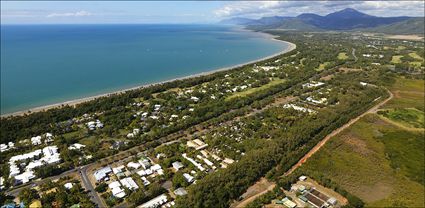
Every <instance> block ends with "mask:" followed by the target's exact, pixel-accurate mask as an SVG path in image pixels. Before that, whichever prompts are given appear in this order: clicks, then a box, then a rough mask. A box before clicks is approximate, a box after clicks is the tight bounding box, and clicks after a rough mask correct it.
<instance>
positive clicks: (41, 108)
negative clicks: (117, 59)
mask: <svg viewBox="0 0 425 208" xmlns="http://www.w3.org/2000/svg"><path fill="white" fill-rule="evenodd" d="M243 30H246V29H243ZM258 33H261V34H262V35H264V36H265V37H266V38H268V39H270V40H273V41H278V42H283V43H286V44H288V47H287V48H286V49H285V50H283V51H280V52H278V53H274V54H272V55H270V56H266V57H263V58H259V59H256V60H253V61H249V62H245V63H242V64H237V65H233V66H229V67H223V68H218V69H214V70H211V71H207V72H201V73H197V74H192V75H187V76H183V77H178V78H173V79H169V80H165V81H160V82H154V83H150V84H143V85H138V86H135V87H131V88H126V89H122V90H116V91H113V92H109V93H103V94H99V95H94V96H89V97H84V98H78V99H73V100H68V101H64V102H60V103H54V104H49V105H43V106H39V107H34V108H30V109H26V110H21V111H16V112H12V113H6V114H2V115H0V117H1V118H7V117H14V116H23V115H25V114H32V113H36V112H41V111H46V110H49V109H54V108H60V107H62V106H66V105H69V106H76V105H78V104H81V103H85V102H89V101H92V100H95V99H97V98H101V97H108V96H112V95H119V94H122V93H126V92H128V91H131V90H137V89H142V88H147V87H150V86H154V85H160V84H164V83H168V82H173V81H176V80H184V79H189V78H195V77H201V76H205V75H210V74H213V73H216V72H221V71H228V70H232V69H235V68H238V67H241V66H245V65H249V64H253V63H256V62H260V61H264V60H267V59H270V58H273V57H276V56H279V55H282V54H285V53H288V52H291V51H293V50H295V49H296V48H297V46H296V45H295V44H294V43H291V42H288V41H283V40H278V39H276V38H277V37H279V36H275V35H271V34H268V33H263V32H258Z"/></svg>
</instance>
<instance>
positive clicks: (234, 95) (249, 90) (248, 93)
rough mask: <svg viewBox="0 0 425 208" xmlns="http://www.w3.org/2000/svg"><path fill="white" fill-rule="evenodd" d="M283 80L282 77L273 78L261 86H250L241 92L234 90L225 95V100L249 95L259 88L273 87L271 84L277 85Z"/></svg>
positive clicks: (259, 89)
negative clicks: (227, 95) (230, 93)
mask: <svg viewBox="0 0 425 208" xmlns="http://www.w3.org/2000/svg"><path fill="white" fill-rule="evenodd" d="M284 82H285V80H284V79H275V80H273V81H270V82H269V83H267V84H265V85H263V86H261V87H256V88H250V89H248V90H245V91H241V92H235V93H233V94H232V95H230V96H229V97H227V98H226V99H225V100H226V101H227V100H231V99H233V98H236V97H245V96H249V95H251V94H253V93H256V92H258V91H261V90H265V89H267V88H270V87H273V86H275V85H278V84H282V83H284Z"/></svg>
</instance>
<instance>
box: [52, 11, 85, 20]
mask: <svg viewBox="0 0 425 208" xmlns="http://www.w3.org/2000/svg"><path fill="white" fill-rule="evenodd" d="M91 15H92V13H90V12H87V11H84V10H81V11H78V12H66V13H51V14H48V15H47V16H46V17H48V18H51V17H86V16H91Z"/></svg>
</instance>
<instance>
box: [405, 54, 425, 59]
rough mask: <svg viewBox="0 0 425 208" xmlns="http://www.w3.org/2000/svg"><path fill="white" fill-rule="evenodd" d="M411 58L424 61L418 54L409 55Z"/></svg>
mask: <svg viewBox="0 0 425 208" xmlns="http://www.w3.org/2000/svg"><path fill="white" fill-rule="evenodd" d="M409 56H410V57H412V58H414V59H418V60H424V58H422V57H421V56H419V55H418V54H417V53H416V52H412V53H409Z"/></svg>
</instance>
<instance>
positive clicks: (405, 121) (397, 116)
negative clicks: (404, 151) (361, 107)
mask: <svg viewBox="0 0 425 208" xmlns="http://www.w3.org/2000/svg"><path fill="white" fill-rule="evenodd" d="M380 114H381V115H383V116H384V117H386V118H388V119H390V120H392V121H395V122H397V123H400V124H401V125H403V126H406V127H408V128H423V127H424V113H423V112H422V111H420V110H417V109H415V108H401V109H400V108H399V109H388V110H384V111H381V113H380Z"/></svg>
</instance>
